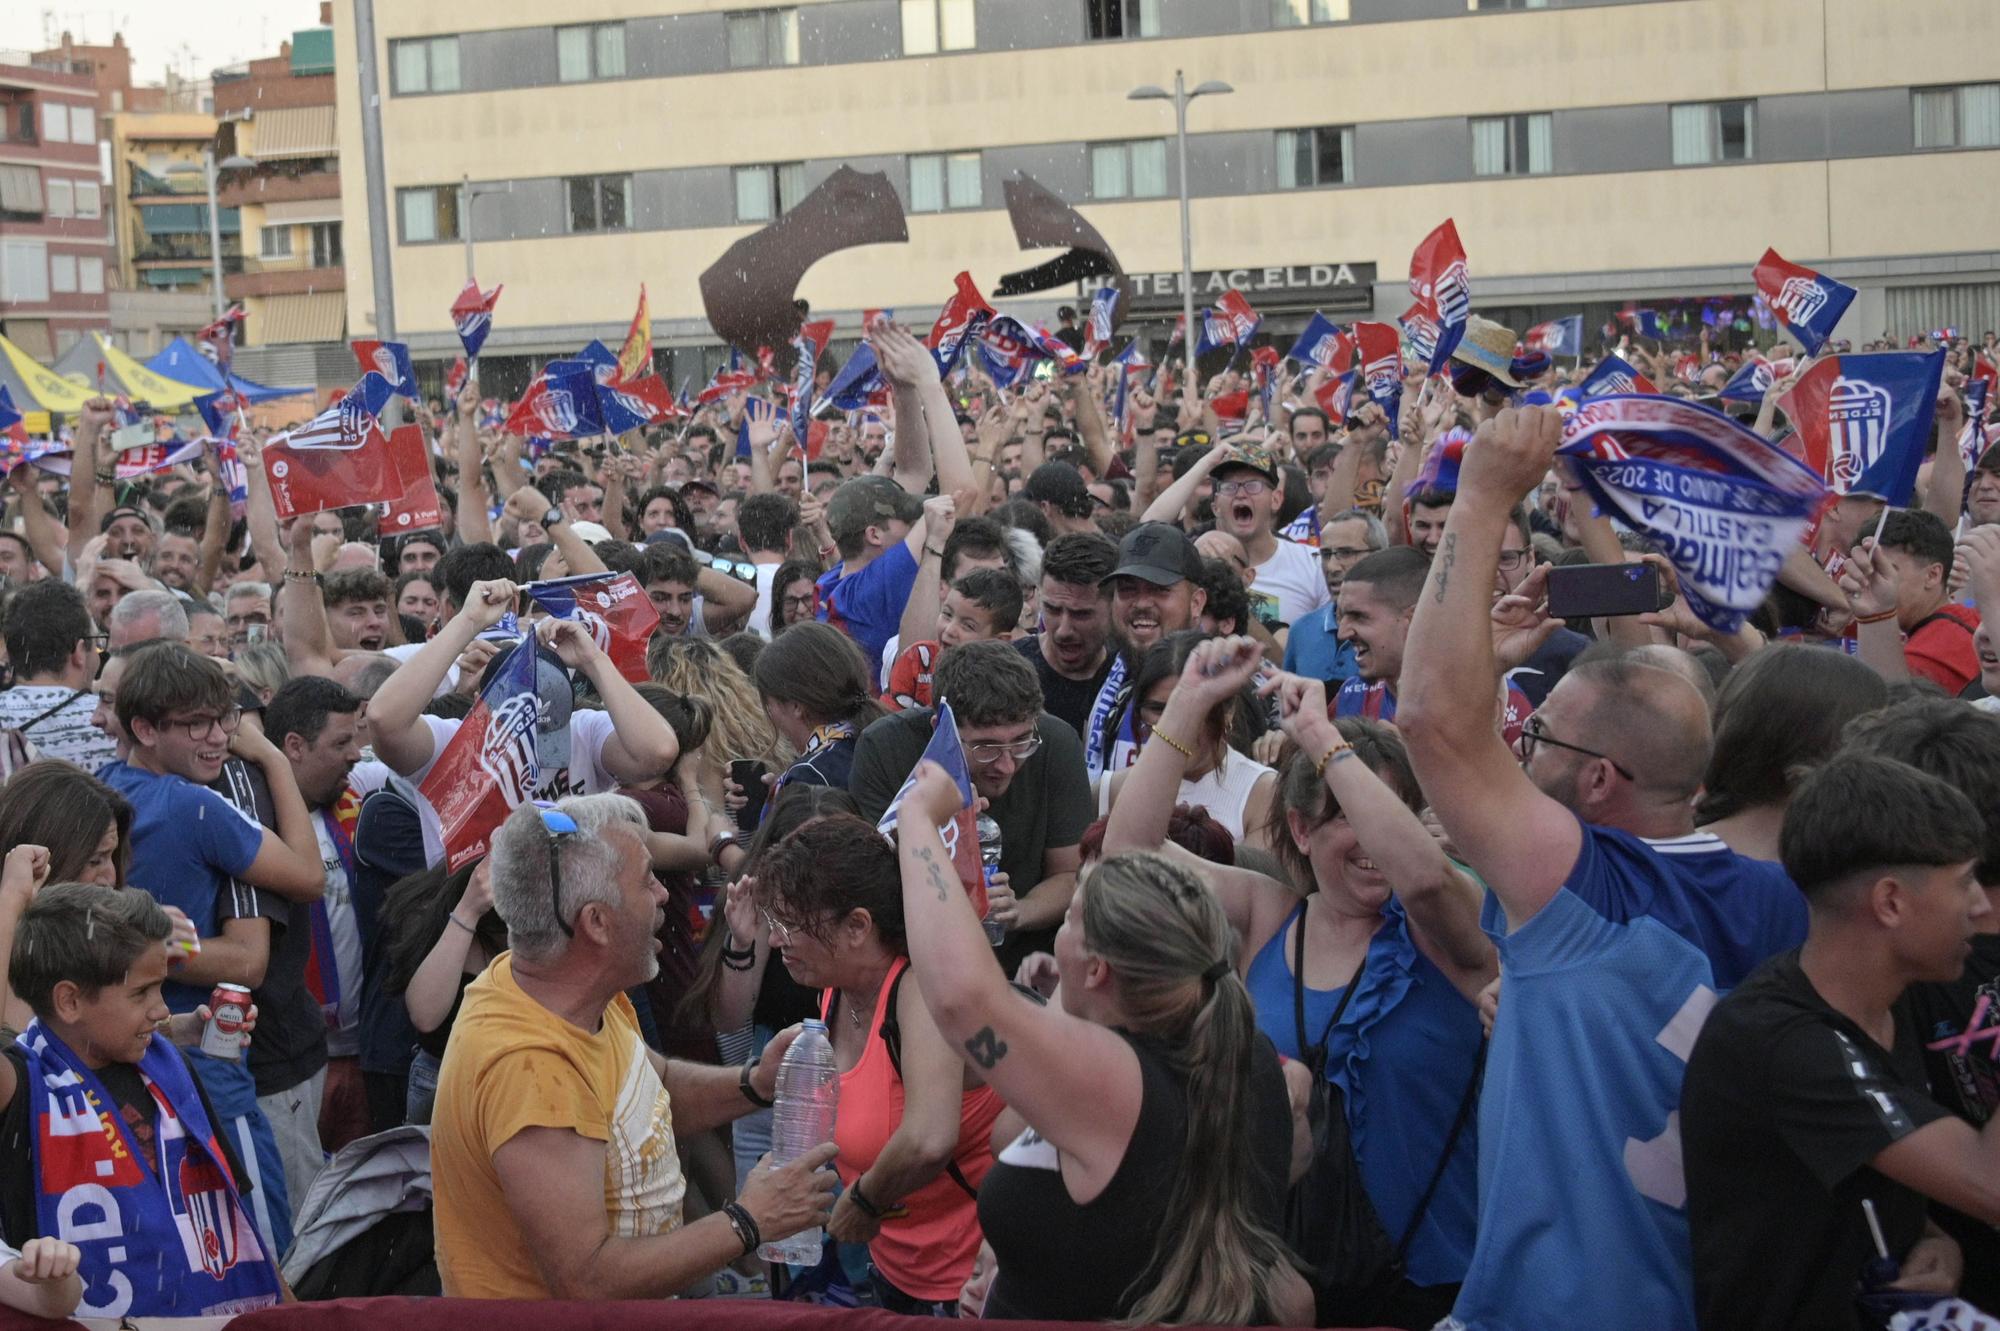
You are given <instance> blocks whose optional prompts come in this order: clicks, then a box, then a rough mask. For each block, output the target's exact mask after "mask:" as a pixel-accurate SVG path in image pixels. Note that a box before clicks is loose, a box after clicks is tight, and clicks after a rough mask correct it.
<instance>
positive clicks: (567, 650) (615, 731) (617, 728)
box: [383, 619, 681, 782]
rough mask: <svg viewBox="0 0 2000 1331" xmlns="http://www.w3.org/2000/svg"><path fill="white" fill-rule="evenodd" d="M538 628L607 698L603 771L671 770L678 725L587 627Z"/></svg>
mask: <svg viewBox="0 0 2000 1331" xmlns="http://www.w3.org/2000/svg"><path fill="white" fill-rule="evenodd" d="M537 632H538V633H539V634H540V635H541V639H542V641H543V642H544V643H546V644H547V645H548V646H549V647H550V648H551V649H553V650H554V652H555V654H556V655H557V656H558V657H560V658H562V663H563V664H564V665H566V666H568V667H569V668H570V669H571V670H575V671H578V672H579V673H581V674H582V675H583V676H584V677H585V678H587V679H588V680H589V681H590V683H591V686H592V687H593V688H595V689H596V690H597V696H598V697H599V698H601V699H603V701H604V710H605V711H606V712H608V713H609V714H610V716H611V724H612V731H611V736H610V738H608V739H606V740H605V741H604V752H603V754H602V762H603V765H604V770H605V771H607V772H609V773H611V775H612V776H614V777H616V778H618V779H619V780H620V781H627V782H640V781H652V780H655V779H657V778H658V777H660V776H662V775H663V774H665V773H666V772H667V771H668V770H669V769H671V768H672V767H673V765H674V760H675V759H677V758H678V757H680V751H681V746H680V740H679V739H677V738H676V737H675V735H674V728H673V727H672V726H670V725H668V724H667V720H666V718H665V717H663V716H661V715H660V714H659V713H658V712H657V711H655V710H654V709H653V705H652V704H651V703H649V702H647V701H646V700H645V699H644V698H642V697H640V696H639V693H638V690H636V689H634V688H633V687H632V685H631V682H630V681H628V680H627V679H626V678H625V676H623V675H621V674H619V673H618V667H617V666H615V665H613V664H612V662H611V658H610V657H608V656H606V655H605V654H604V651H603V649H602V648H600V647H599V646H598V645H597V642H596V640H595V639H594V638H592V637H591V636H590V633H589V631H588V630H587V629H585V628H584V627H583V625H581V624H579V623H577V622H576V621H575V620H573V619H546V620H543V621H542V623H541V625H540V626H539V627H538V628H537ZM411 664H412V665H414V664H415V662H414V661H412V662H411ZM391 678H392V679H393V678H394V677H393V676H392V677H391ZM383 687H385V688H386V687H387V685H384V686H383Z"/></svg>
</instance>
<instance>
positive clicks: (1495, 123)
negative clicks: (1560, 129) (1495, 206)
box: [1472, 111, 1555, 176]
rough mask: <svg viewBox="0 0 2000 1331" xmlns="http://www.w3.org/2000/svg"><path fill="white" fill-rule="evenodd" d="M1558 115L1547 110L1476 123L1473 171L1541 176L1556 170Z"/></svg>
mask: <svg viewBox="0 0 2000 1331" xmlns="http://www.w3.org/2000/svg"><path fill="white" fill-rule="evenodd" d="M1554 136H1555V121H1554V117H1552V116H1550V115H1549V113H1548V112H1546V111H1537V112H1533V113H1531V114H1527V115H1514V116H1493V117H1490V118H1487V119H1480V120H1474V121H1473V122H1472V174H1473V175H1475V176H1540V175H1546V174H1547V173H1548V172H1549V171H1551V170H1553V169H1554V165H1555V162H1554V159H1555V151H1554V148H1553V141H1554Z"/></svg>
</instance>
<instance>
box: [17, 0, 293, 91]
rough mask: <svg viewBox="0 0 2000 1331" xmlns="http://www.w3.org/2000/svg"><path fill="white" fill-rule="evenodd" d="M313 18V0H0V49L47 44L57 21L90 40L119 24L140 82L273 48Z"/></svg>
mask: <svg viewBox="0 0 2000 1331" xmlns="http://www.w3.org/2000/svg"><path fill="white" fill-rule="evenodd" d="M225 19H226V21H223V20H225ZM318 23H319V0H122V2H114V3H112V4H96V5H92V4H65V3H61V0H50V2H49V3H40V0H0V50H7V51H39V50H42V49H43V48H45V47H49V46H53V45H55V44H56V40H57V39H58V37H59V36H60V34H61V33H62V32H63V30H64V29H67V30H69V31H70V32H71V33H72V34H74V35H75V37H76V39H77V40H78V41H79V42H90V43H93V44H103V43H108V42H110V40H111V34H112V33H114V32H121V31H122V32H123V33H124V34H125V44H126V45H127V46H129V47H131V48H132V78H133V81H134V82H135V83H138V84H141V85H144V84H149V83H160V82H162V81H163V80H164V79H165V76H166V70H167V67H168V66H169V65H172V66H174V67H175V68H178V69H180V70H181V72H182V73H184V74H193V75H203V74H206V73H208V71H209V70H211V69H214V68H216V67H217V66H219V65H233V64H236V63H237V62H239V61H243V60H249V59H253V58H257V57H262V56H267V55H276V54H277V53H278V43H280V42H284V41H289V40H291V36H292V33H293V31H294V30H295V29H298V28H310V27H314V26H316V25H317V24H318ZM45 33H46V36H45Z"/></svg>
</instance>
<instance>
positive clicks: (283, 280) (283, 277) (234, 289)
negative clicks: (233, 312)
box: [222, 259, 347, 300]
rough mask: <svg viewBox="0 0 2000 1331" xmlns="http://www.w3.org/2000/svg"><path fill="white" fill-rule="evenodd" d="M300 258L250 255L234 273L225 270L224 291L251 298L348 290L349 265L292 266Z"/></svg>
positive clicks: (240, 297) (241, 297)
mask: <svg viewBox="0 0 2000 1331" xmlns="http://www.w3.org/2000/svg"><path fill="white" fill-rule="evenodd" d="M297 262H298V260H296V259H279V260H268V261H267V260H263V259H246V260H244V261H243V266H242V268H241V270H240V271H238V272H237V273H236V274H235V275H234V276H231V275H229V274H227V273H225V274H224V276H223V279H222V291H223V294H224V295H226V296H228V297H229V298H230V299H231V300H248V299H250V298H251V297H254V296H301V295H313V294H316V293H318V292H322V291H345V290H347V270H346V269H345V268H338V267H333V266H322V267H317V268H310V267H309V268H297V267H292V266H290V265H293V264H296V263H297Z"/></svg>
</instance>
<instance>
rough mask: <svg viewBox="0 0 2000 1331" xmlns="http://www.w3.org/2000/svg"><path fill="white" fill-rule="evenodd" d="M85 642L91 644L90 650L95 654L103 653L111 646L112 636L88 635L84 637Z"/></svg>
mask: <svg viewBox="0 0 2000 1331" xmlns="http://www.w3.org/2000/svg"><path fill="white" fill-rule="evenodd" d="M83 640H84V642H86V643H87V644H89V646H90V650H92V651H93V652H102V651H105V650H107V649H109V648H110V646H111V635H110V634H109V633H86V634H84V635H83Z"/></svg>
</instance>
